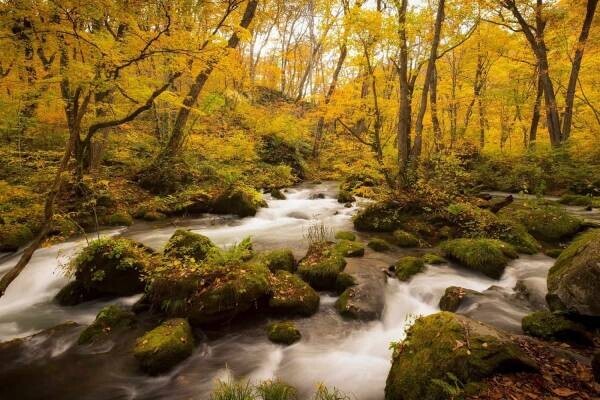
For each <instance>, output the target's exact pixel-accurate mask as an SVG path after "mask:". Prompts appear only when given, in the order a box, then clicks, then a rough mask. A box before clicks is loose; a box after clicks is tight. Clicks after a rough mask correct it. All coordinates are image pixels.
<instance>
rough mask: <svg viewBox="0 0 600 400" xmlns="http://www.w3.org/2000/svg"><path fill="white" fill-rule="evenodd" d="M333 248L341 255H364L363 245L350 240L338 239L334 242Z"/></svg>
mask: <svg viewBox="0 0 600 400" xmlns="http://www.w3.org/2000/svg"><path fill="white" fill-rule="evenodd" d="M335 248H336V250H337V251H339V252H340V253H341V254H342V256H343V257H362V256H364V255H365V246H364V245H363V244H361V243H358V242H353V241H350V240H340V241H339V242H337V243H336V245H335Z"/></svg>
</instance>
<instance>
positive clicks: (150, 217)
mask: <svg viewBox="0 0 600 400" xmlns="http://www.w3.org/2000/svg"><path fill="white" fill-rule="evenodd" d="M166 218H167V216H166V215H165V214H163V213H161V212H158V211H146V212H145V213H144V214H143V215H142V219H143V220H144V221H150V222H154V221H162V220H164V219H166Z"/></svg>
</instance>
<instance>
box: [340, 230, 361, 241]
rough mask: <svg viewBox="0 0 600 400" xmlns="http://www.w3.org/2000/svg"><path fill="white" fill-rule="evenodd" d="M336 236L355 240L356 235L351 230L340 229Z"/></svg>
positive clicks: (341, 238)
mask: <svg viewBox="0 0 600 400" xmlns="http://www.w3.org/2000/svg"><path fill="white" fill-rule="evenodd" d="M335 238H336V239H338V240H350V241H355V240H356V235H355V234H354V232H350V231H339V232H336V234H335Z"/></svg>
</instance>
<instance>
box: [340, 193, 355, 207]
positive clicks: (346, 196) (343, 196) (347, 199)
mask: <svg viewBox="0 0 600 400" xmlns="http://www.w3.org/2000/svg"><path fill="white" fill-rule="evenodd" d="M337 201H338V203H341V204H345V203H354V201H356V199H355V198H354V196H353V195H352V193H351V192H349V191H348V190H340V191H339V192H338V195H337Z"/></svg>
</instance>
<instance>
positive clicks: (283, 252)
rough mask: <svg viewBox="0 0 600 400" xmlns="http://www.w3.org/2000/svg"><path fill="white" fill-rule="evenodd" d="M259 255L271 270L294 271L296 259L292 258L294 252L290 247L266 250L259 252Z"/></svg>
mask: <svg viewBox="0 0 600 400" xmlns="http://www.w3.org/2000/svg"><path fill="white" fill-rule="evenodd" d="M261 257H262V259H263V260H264V261H265V263H266V264H267V268H269V270H271V272H275V271H288V272H294V271H296V260H295V259H294V253H293V252H292V250H290V249H278V250H272V251H268V252H265V253H263V254H261Z"/></svg>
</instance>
